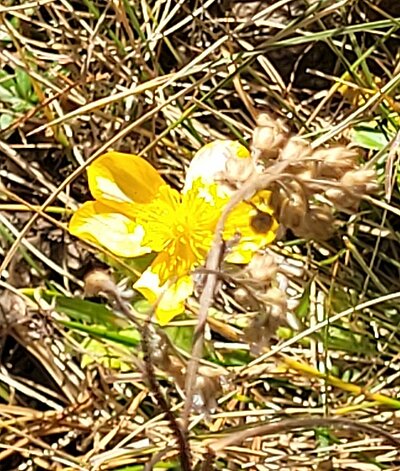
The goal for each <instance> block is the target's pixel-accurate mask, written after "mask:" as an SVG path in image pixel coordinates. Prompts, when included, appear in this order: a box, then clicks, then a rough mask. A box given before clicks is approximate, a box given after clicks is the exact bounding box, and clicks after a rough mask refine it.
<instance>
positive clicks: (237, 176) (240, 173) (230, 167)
mask: <svg viewBox="0 0 400 471" xmlns="http://www.w3.org/2000/svg"><path fill="white" fill-rule="evenodd" d="M255 172H256V167H255V165H254V161H253V159H250V158H238V157H236V156H230V157H228V159H227V161H226V162H225V171H224V172H222V173H221V179H222V180H226V181H227V182H229V183H233V184H235V183H243V182H245V181H246V180H248V179H249V178H250V177H251V176H252V175H254V174H255Z"/></svg>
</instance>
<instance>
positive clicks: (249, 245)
mask: <svg viewBox="0 0 400 471" xmlns="http://www.w3.org/2000/svg"><path fill="white" fill-rule="evenodd" d="M269 198H270V192H269V191H262V192H260V193H258V194H257V195H256V196H255V197H253V198H252V200H251V201H250V202H243V203H240V204H238V205H237V206H236V207H235V208H234V209H233V211H232V212H231V213H230V214H229V216H228V219H227V221H226V224H225V230H224V239H225V240H226V241H229V240H232V241H234V242H235V239H238V241H237V243H235V245H234V246H233V248H232V251H231V252H230V253H229V254H228V256H227V257H226V261H227V262H230V263H248V262H249V261H250V260H251V258H252V257H253V255H254V253H255V252H256V251H257V250H259V249H261V248H263V247H265V246H267V245H269V244H270V243H271V242H273V241H274V239H275V236H276V232H277V230H278V227H279V224H278V222H277V221H276V219H275V218H274V217H273V212H272V209H271V208H270V207H269V205H268V201H269Z"/></svg>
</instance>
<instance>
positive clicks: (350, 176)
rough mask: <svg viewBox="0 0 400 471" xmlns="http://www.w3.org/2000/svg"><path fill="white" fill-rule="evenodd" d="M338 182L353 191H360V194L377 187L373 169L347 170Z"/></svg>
mask: <svg viewBox="0 0 400 471" xmlns="http://www.w3.org/2000/svg"><path fill="white" fill-rule="evenodd" d="M340 182H341V183H342V185H343V186H345V187H347V188H349V189H352V190H353V192H355V193H361V195H360V196H362V195H364V194H368V193H373V192H375V191H376V190H377V189H378V184H377V182H376V174H375V172H374V170H369V169H363V168H360V169H357V170H352V171H350V172H347V173H345V174H344V175H343V177H342V178H341V180H340Z"/></svg>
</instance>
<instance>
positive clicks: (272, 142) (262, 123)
mask: <svg viewBox="0 0 400 471" xmlns="http://www.w3.org/2000/svg"><path fill="white" fill-rule="evenodd" d="M286 140H287V130H286V129H285V128H284V126H283V124H282V123H281V122H280V121H278V120H274V119H272V118H271V116H269V115H268V114H267V113H261V114H260V115H259V116H258V117H257V127H256V128H255V129H254V131H253V139H252V147H253V149H254V150H255V153H256V154H257V155H256V157H257V158H261V159H266V160H268V159H275V158H276V157H278V154H279V151H280V150H281V149H282V147H283V146H284V145H285V142H286Z"/></svg>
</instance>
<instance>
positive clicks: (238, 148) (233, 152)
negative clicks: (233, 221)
mask: <svg viewBox="0 0 400 471" xmlns="http://www.w3.org/2000/svg"><path fill="white" fill-rule="evenodd" d="M229 159H249V164H250V165H254V163H252V162H251V156H250V153H249V151H248V150H247V149H246V147H244V146H242V144H240V143H239V142H238V141H229V140H226V141H224V140H217V141H214V142H211V143H210V144H206V145H205V146H203V147H202V148H201V149H200V150H199V151H198V152H197V153H196V154H195V156H194V157H193V159H192V161H191V162H190V165H189V168H188V171H187V172H186V179H185V186H184V190H183V191H184V192H186V191H188V190H189V189H190V188H192V186H193V182H195V181H196V180H198V179H201V182H202V184H204V185H211V184H213V183H216V182H218V181H220V180H221V176H222V175H223V173H224V172H225V170H226V163H227V161H228V160H229ZM222 189H223V186H222V185H221V190H222ZM224 194H226V192H223V193H221V196H223V195H224Z"/></svg>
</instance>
